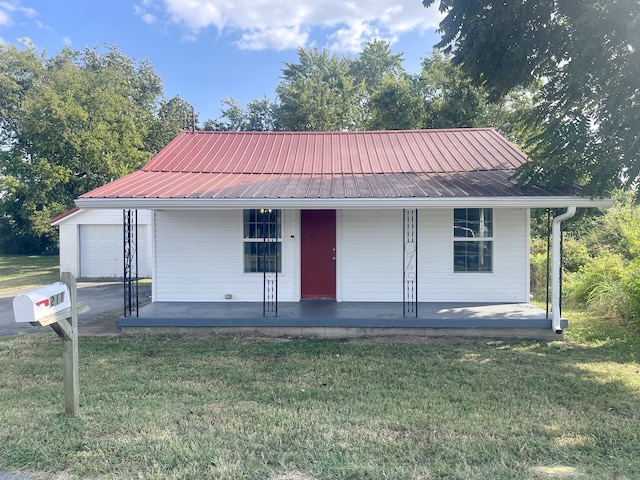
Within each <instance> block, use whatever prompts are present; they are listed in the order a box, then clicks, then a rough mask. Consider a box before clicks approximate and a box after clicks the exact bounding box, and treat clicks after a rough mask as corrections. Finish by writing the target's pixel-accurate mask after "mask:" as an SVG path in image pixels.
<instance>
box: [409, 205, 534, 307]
mask: <svg viewBox="0 0 640 480" xmlns="http://www.w3.org/2000/svg"><path fill="white" fill-rule="evenodd" d="M419 215H420V229H419V237H418V242H419V247H418V248H419V255H420V257H419V259H420V264H419V267H418V275H419V280H418V281H419V291H420V298H419V300H420V301H428V302H528V301H529V298H528V297H529V275H528V264H529V248H528V245H529V243H528V242H529V237H528V235H529V229H528V218H529V216H528V211H527V209H517V208H514V209H494V210H493V215H494V216H493V218H494V243H493V271H492V272H490V273H485V272H482V273H481V272H473V273H463V272H455V273H454V272H453V232H452V225H453V210H452V209H431V210H420V212H419Z"/></svg>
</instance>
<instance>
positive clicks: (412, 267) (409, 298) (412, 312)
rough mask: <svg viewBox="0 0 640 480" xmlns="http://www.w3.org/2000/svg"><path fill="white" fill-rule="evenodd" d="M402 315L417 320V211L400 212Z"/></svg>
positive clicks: (405, 210)
mask: <svg viewBox="0 0 640 480" xmlns="http://www.w3.org/2000/svg"><path fill="white" fill-rule="evenodd" d="M402 244H403V248H402V257H403V258H402V267H403V268H402V272H403V273H402V305H403V310H402V315H403V316H404V317H407V316H411V317H416V318H418V210H417V209H415V210H413V209H412V210H407V209H404V210H403V211H402Z"/></svg>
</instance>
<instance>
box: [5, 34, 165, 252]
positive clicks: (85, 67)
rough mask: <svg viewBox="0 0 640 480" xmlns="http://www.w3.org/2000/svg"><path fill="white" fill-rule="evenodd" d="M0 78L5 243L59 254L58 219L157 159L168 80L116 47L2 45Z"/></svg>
mask: <svg viewBox="0 0 640 480" xmlns="http://www.w3.org/2000/svg"><path fill="white" fill-rule="evenodd" d="M0 85H2V86H3V88H2V89H1V93H0V97H1V98H0V100H1V101H2V103H1V105H2V109H3V110H2V116H1V124H0V130H1V132H2V133H1V137H0V138H1V140H2V144H3V146H2V148H0V192H2V196H1V198H0V213H1V217H0V242H1V243H2V246H3V248H4V249H5V250H7V251H11V252H16V253H53V252H54V251H55V250H56V248H57V241H56V237H55V232H54V231H53V229H52V228H51V227H50V225H49V220H50V218H52V217H53V216H55V215H57V214H59V213H61V212H64V211H65V210H66V209H68V208H70V207H71V206H72V205H73V200H74V199H75V198H76V197H77V196H79V195H80V194H82V193H84V192H86V191H88V190H91V189H93V188H96V187H98V186H101V185H103V184H105V183H107V182H109V181H111V180H113V179H115V178H118V177H121V176H123V175H125V174H127V173H130V172H132V171H133V170H136V169H137V168H139V167H140V166H141V165H142V164H143V163H144V162H146V161H147V160H148V159H149V158H150V157H151V152H150V151H149V149H148V144H152V143H154V142H153V141H152V138H151V135H152V134H153V131H152V126H153V124H154V121H155V119H156V118H157V117H156V109H157V105H158V103H159V100H160V98H162V81H161V79H160V77H158V76H157V75H156V74H155V73H154V72H153V68H152V67H151V66H150V65H149V64H148V62H144V61H143V62H139V63H137V62H135V61H134V60H132V59H130V58H128V57H127V56H126V55H124V54H122V53H121V52H119V51H118V50H117V49H116V48H115V47H109V48H108V50H107V52H106V53H100V52H99V51H97V50H96V49H85V50H83V51H76V50H71V49H64V50H62V51H61V52H60V53H58V54H57V55H55V56H54V57H53V58H51V59H46V58H45V57H44V55H38V54H37V53H36V52H35V51H34V49H33V48H28V49H25V50H19V49H17V48H16V47H13V46H8V47H7V46H2V45H0ZM4 87H7V88H6V89H5V88H4ZM155 143H157V142H155Z"/></svg>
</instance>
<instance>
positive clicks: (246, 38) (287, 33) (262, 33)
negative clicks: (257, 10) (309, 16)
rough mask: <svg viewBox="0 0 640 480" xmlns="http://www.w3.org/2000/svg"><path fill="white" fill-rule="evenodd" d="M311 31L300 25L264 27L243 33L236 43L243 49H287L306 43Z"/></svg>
mask: <svg viewBox="0 0 640 480" xmlns="http://www.w3.org/2000/svg"><path fill="white" fill-rule="evenodd" d="M308 39H309V32H305V31H302V30H301V29H300V27H299V26H297V25H294V26H293V27H274V28H263V29H261V30H255V31H251V32H246V33H243V34H242V38H241V39H240V40H239V41H238V42H236V45H238V47H240V49H242V50H286V49H287V48H291V46H292V45H294V46H299V45H306V43H307V40H308Z"/></svg>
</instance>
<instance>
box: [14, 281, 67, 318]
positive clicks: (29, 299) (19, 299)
mask: <svg viewBox="0 0 640 480" xmlns="http://www.w3.org/2000/svg"><path fill="white" fill-rule="evenodd" d="M65 309H71V295H69V287H67V286H66V285H65V284H64V283H62V282H56V283H52V284H51V285H47V286H46V287H42V288H39V289H38V290H33V291H31V292H27V293H23V294H20V295H17V296H16V297H15V298H14V299H13V314H14V316H15V318H16V322H32V323H33V322H35V323H41V320H44V319H46V320H47V321H46V323H45V324H48V323H51V321H54V322H55V321H56V320H54V319H53V318H52V315H56V314H58V313H60V312H62V311H63V310H65ZM47 317H48V318H47Z"/></svg>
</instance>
